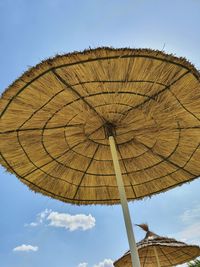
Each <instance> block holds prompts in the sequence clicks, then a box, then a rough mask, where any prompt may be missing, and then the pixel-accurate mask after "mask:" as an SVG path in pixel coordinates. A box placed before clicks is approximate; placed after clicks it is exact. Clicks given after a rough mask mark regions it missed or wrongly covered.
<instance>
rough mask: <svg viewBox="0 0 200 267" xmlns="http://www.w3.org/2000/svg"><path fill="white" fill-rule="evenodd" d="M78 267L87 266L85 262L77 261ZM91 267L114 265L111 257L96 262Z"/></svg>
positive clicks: (110, 266) (111, 266) (112, 266)
mask: <svg viewBox="0 0 200 267" xmlns="http://www.w3.org/2000/svg"><path fill="white" fill-rule="evenodd" d="M78 267H88V263H87V262H83V263H79V265H78ZM93 267H114V265H113V261H112V260H111V259H105V260H103V261H101V262H99V263H98V264H95V265H93Z"/></svg>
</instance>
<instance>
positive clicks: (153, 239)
mask: <svg viewBox="0 0 200 267" xmlns="http://www.w3.org/2000/svg"><path fill="white" fill-rule="evenodd" d="M143 226H144V225H141V227H142V228H143V229H144V230H145V231H147V233H146V236H145V238H144V239H143V240H142V241H140V242H139V243H137V248H138V254H139V258H140V264H141V267H155V266H157V261H156V255H155V250H154V248H156V251H157V255H158V259H159V262H160V266H161V267H167V266H175V265H178V264H182V263H185V262H188V261H190V260H192V259H195V258H196V257H198V256H200V247H198V246H196V245H188V244H186V243H183V242H178V241H176V240H175V239H173V238H167V237H162V236H159V235H157V234H155V233H153V232H150V231H149V229H148V228H147V229H145V228H144V227H143ZM114 266H115V267H132V262H131V255H130V251H128V252H127V253H125V254H124V255H123V256H122V257H121V258H120V259H118V260H117V261H115V262H114Z"/></svg>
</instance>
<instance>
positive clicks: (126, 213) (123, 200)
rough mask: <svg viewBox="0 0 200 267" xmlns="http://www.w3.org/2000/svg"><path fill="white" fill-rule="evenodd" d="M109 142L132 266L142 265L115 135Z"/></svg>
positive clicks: (138, 266)
mask: <svg viewBox="0 0 200 267" xmlns="http://www.w3.org/2000/svg"><path fill="white" fill-rule="evenodd" d="M109 143H110V149H111V154H112V159H113V164H114V169H115V174H116V179H117V186H118V190H119V195H120V200H121V205H122V210H123V214H124V221H125V225H126V232H127V235H128V241H129V247H130V252H131V260H132V267H140V260H139V255H138V251H137V246H136V242H135V237H134V234H133V227H132V223H131V217H130V213H129V209H128V203H127V198H126V193H125V189H124V182H123V178H122V174H121V170H120V166H119V160H118V156H117V149H116V145H115V140H114V137H113V136H109Z"/></svg>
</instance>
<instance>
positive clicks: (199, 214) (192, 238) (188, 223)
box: [174, 204, 200, 245]
mask: <svg viewBox="0 0 200 267" xmlns="http://www.w3.org/2000/svg"><path fill="white" fill-rule="evenodd" d="M180 219H181V221H182V222H183V224H184V227H183V229H182V230H181V231H179V232H178V233H175V234H174V236H175V237H176V238H177V239H179V240H181V241H183V242H187V243H191V244H197V245H200V205H199V204H197V205H195V206H194V207H193V208H191V209H187V210H185V211H184V212H183V213H182V214H181V215H180Z"/></svg>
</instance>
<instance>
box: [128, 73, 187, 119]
mask: <svg viewBox="0 0 200 267" xmlns="http://www.w3.org/2000/svg"><path fill="white" fill-rule="evenodd" d="M188 73H190V70H188V71H186V72H185V73H183V74H182V75H181V76H180V77H179V78H178V79H176V80H175V81H173V82H172V83H171V84H170V85H167V86H166V87H165V88H164V89H162V90H160V91H159V92H157V93H155V94H154V95H152V96H151V99H152V98H153V99H154V100H155V98H156V97H158V96H159V95H160V94H161V93H163V92H165V91H166V90H169V88H170V87H171V86H172V85H174V84H175V83H176V82H178V81H179V80H181V79H182V78H183V77H184V76H185V75H187V74H188ZM148 101H149V99H146V100H145V101H144V102H142V103H140V104H138V105H137V106H135V107H132V108H130V109H129V110H127V111H126V115H128V113H129V112H130V111H131V110H132V109H135V108H139V107H141V106H142V105H144V104H146V102H148Z"/></svg>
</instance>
